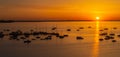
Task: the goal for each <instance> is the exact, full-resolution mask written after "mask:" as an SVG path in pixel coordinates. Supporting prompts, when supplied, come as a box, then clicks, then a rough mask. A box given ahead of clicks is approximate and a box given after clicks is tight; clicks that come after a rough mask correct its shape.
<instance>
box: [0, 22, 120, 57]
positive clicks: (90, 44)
mask: <svg viewBox="0 0 120 57" xmlns="http://www.w3.org/2000/svg"><path fill="white" fill-rule="evenodd" d="M53 27H56V28H57V29H56V30H51V29H52V28H53ZM80 27H83V29H79V28H80ZM89 27H91V28H89ZM104 28H108V30H104ZM113 28H117V29H113ZM4 29H10V30H11V31H16V30H21V31H24V32H29V31H30V30H31V29H32V30H34V31H44V32H56V33H60V35H63V34H67V35H69V37H66V38H64V39H59V38H56V37H53V39H52V40H40V39H37V40H34V41H32V43H30V44H24V42H23V41H15V40H8V38H9V37H8V36H5V37H4V39H2V40H0V57H120V55H119V54H120V51H119V50H120V39H119V37H117V35H119V34H120V22H119V21H96V22H92V21H82V22H18V23H0V31H3V30H4ZM67 29H71V31H67ZM78 29H79V31H77V30H78ZM99 30H104V31H103V32H107V33H115V34H116V35H115V36H114V37H115V39H116V40H117V42H114V43H113V42H112V40H104V41H99V38H102V37H103V36H99V33H102V32H101V31H99ZM4 33H8V32H4ZM77 36H81V37H83V38H84V40H77V39H76V37H77ZM41 37H45V36H41ZM30 38H34V37H32V36H31V37H30Z"/></svg>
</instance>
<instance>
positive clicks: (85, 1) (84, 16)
mask: <svg viewBox="0 0 120 57" xmlns="http://www.w3.org/2000/svg"><path fill="white" fill-rule="evenodd" d="M119 15H120V0H44V1H43V0H0V19H14V20H94V19H95V18H96V16H99V17H100V19H101V20H120V16H119Z"/></svg>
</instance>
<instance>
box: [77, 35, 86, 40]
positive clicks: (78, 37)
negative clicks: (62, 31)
mask: <svg viewBox="0 0 120 57" xmlns="http://www.w3.org/2000/svg"><path fill="white" fill-rule="evenodd" d="M76 39H77V40H83V39H84V38H83V37H81V36H77V37H76Z"/></svg>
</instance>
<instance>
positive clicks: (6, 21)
mask: <svg viewBox="0 0 120 57" xmlns="http://www.w3.org/2000/svg"><path fill="white" fill-rule="evenodd" d="M81 21H96V20H0V23H13V22H81ZM104 21H120V20H104Z"/></svg>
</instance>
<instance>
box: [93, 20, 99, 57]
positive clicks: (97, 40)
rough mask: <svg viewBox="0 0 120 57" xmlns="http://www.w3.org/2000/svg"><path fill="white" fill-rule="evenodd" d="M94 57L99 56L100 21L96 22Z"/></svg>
mask: <svg viewBox="0 0 120 57" xmlns="http://www.w3.org/2000/svg"><path fill="white" fill-rule="evenodd" d="M92 56H93V57H98V56H99V21H96V33H95V38H94V44H93V52H92Z"/></svg>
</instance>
